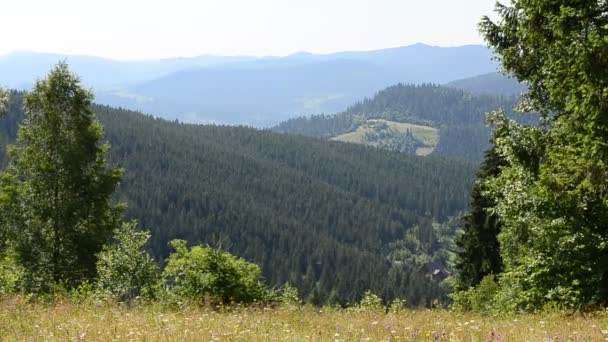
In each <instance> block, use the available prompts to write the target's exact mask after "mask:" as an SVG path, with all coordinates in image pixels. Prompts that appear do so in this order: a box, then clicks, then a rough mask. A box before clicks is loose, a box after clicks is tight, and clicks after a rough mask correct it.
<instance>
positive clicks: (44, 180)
mask: <svg viewBox="0 0 608 342" xmlns="http://www.w3.org/2000/svg"><path fill="white" fill-rule="evenodd" d="M92 99H93V96H92V94H91V92H90V91H88V90H86V89H83V88H82V86H81V85H80V80H79V78H78V77H77V76H76V75H74V74H72V73H71V72H70V71H69V70H68V66H67V65H66V64H65V63H59V64H58V65H57V66H55V67H54V69H52V71H51V72H50V74H49V75H48V77H47V78H46V79H43V80H40V81H38V82H37V83H36V85H35V87H34V89H33V91H32V92H31V93H28V94H26V95H25V100H24V107H25V113H26V115H25V119H24V122H23V125H22V126H21V127H20V129H19V133H18V138H17V144H16V145H15V146H13V147H11V148H10V150H9V165H8V167H7V170H6V174H5V175H4V176H3V182H2V185H3V191H2V192H3V195H5V196H10V197H11V198H10V201H3V203H5V204H7V203H8V205H11V206H12V207H11V209H12V210H11V211H10V212H11V215H10V217H5V218H4V220H3V222H2V224H3V225H4V230H5V231H10V234H9V236H10V237H11V239H12V240H13V241H11V244H10V245H11V246H12V248H14V249H15V253H16V255H17V258H18V261H19V262H20V263H21V264H22V265H23V266H24V267H25V269H26V270H27V275H26V277H25V279H24V286H25V289H26V290H29V291H45V290H48V289H49V286H52V285H53V284H57V283H62V284H64V285H66V286H68V287H70V286H76V285H77V284H78V283H79V282H80V281H82V280H83V279H87V278H91V277H93V276H94V275H95V261H96V260H95V254H96V253H97V252H99V251H100V250H101V247H102V245H103V244H104V243H105V242H107V240H108V238H109V237H110V235H111V232H112V230H113V229H114V228H116V227H117V226H118V224H119V221H120V217H121V212H122V209H121V207H120V206H117V205H115V204H113V203H112V201H111V196H112V193H113V192H114V190H115V189H116V187H117V185H118V182H119V180H120V178H121V170H120V169H115V168H107V166H106V153H107V151H108V149H109V146H108V145H102V144H100V139H101V137H102V135H103V130H102V127H101V125H100V124H99V123H98V122H97V121H96V119H95V116H94V114H93V112H92V111H91V101H92Z"/></svg>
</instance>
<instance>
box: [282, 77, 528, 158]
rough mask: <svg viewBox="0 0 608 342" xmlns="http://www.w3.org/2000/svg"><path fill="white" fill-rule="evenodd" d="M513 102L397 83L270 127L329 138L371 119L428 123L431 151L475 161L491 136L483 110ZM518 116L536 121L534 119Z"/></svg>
mask: <svg viewBox="0 0 608 342" xmlns="http://www.w3.org/2000/svg"><path fill="white" fill-rule="evenodd" d="M515 103H516V98H515V97H501V96H490V95H473V94H471V93H468V92H466V91H464V90H458V89H451V88H444V87H441V86H437V85H432V84H426V85H403V84H398V85H395V86H392V87H389V88H387V89H385V90H382V91H381V92H379V93H377V94H376V96H374V98H372V99H365V100H363V101H362V102H359V103H357V104H355V105H354V106H352V107H350V108H349V109H348V110H346V111H345V112H343V113H340V114H336V115H319V116H312V117H309V118H296V119H291V120H287V121H285V122H283V123H281V124H280V125H278V126H276V127H275V128H273V130H275V131H277V132H281V133H290V134H300V135H306V136H313V137H321V138H330V137H334V136H337V135H340V134H343V133H347V132H352V131H354V130H356V129H357V127H359V126H360V125H361V124H363V123H364V122H366V120H369V119H385V120H390V121H397V122H407V123H413V124H421V125H429V126H432V127H435V128H438V129H439V144H438V145H437V147H436V149H435V151H434V154H437V155H441V156H448V157H455V158H460V159H467V160H474V161H477V160H481V159H482V158H483V151H484V150H485V149H487V147H488V140H489V139H490V130H489V128H487V127H486V125H485V113H486V112H488V111H492V110H497V109H500V108H503V109H505V110H507V111H510V110H511V108H512V107H513V106H514V105H515ZM518 119H519V120H524V121H526V122H534V121H535V118H533V117H528V118H523V117H521V118H518ZM387 147H389V146H387Z"/></svg>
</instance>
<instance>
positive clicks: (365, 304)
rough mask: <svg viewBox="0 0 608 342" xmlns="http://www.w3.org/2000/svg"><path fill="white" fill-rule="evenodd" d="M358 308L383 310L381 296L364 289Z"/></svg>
mask: <svg viewBox="0 0 608 342" xmlns="http://www.w3.org/2000/svg"><path fill="white" fill-rule="evenodd" d="M358 308H359V309H362V310H367V311H384V310H385V307H384V304H383V303H382V298H380V297H378V295H377V294H375V293H373V292H372V291H369V290H367V291H365V293H364V294H363V298H361V301H360V302H359V305H358Z"/></svg>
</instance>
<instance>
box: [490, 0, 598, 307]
mask: <svg viewBox="0 0 608 342" xmlns="http://www.w3.org/2000/svg"><path fill="white" fill-rule="evenodd" d="M496 10H497V12H498V18H499V19H498V20H497V21H496V23H494V22H492V21H491V20H490V19H489V18H485V19H484V20H483V21H482V23H481V31H482V33H483V34H484V36H485V38H486V40H487V41H488V43H489V45H490V46H491V47H492V48H494V49H495V51H496V53H497V55H498V59H499V61H500V62H501V64H502V67H503V69H504V71H505V72H506V73H507V74H508V75H511V76H514V77H515V78H517V79H518V80H520V81H522V82H525V83H526V84H528V85H529V87H530V91H529V93H528V94H527V95H526V96H525V97H524V101H523V103H522V106H521V107H522V108H524V109H530V110H533V111H537V112H539V113H541V114H542V115H543V116H544V117H545V119H546V122H547V124H546V125H544V126H542V127H527V126H524V125H520V124H517V123H515V122H513V121H510V120H508V119H507V118H505V116H504V115H502V114H500V113H499V114H495V115H493V116H492V121H493V123H494V125H495V127H496V132H497V134H496V135H497V137H498V138H497V139H496V145H497V151H498V152H499V153H500V155H501V156H502V157H503V158H504V159H505V160H506V161H507V162H508V167H505V168H503V170H502V171H501V172H500V175H499V176H498V177H496V178H494V179H489V180H488V181H487V182H486V183H487V188H488V189H489V190H490V191H491V194H492V195H493V196H494V198H495V200H496V203H497V205H496V212H497V213H498V214H499V216H500V222H501V233H500V236H499V240H500V246H501V255H502V258H503V262H504V265H505V268H504V272H503V273H502V275H501V278H500V285H501V291H500V293H499V294H498V296H497V298H499V299H502V300H503V301H504V302H505V304H506V306H507V307H509V308H511V309H513V310H517V309H524V310H536V309H540V308H542V307H544V306H546V305H556V306H561V307H569V308H581V307H585V306H587V305H593V304H601V305H605V304H607V303H608V181H607V180H608V144H607V137H608V120H607V118H608V69H607V68H606V65H608V53H607V51H608V40H607V39H606V37H608V16H606V13H607V11H608V3H607V2H606V1H578V0H561V1H554V0H516V1H512V2H511V3H510V4H509V5H502V4H497V6H496Z"/></svg>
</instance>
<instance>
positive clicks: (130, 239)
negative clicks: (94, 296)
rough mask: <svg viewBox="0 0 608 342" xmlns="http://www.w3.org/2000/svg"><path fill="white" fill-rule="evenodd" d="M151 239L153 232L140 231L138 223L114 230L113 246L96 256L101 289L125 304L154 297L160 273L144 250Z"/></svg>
mask: <svg viewBox="0 0 608 342" xmlns="http://www.w3.org/2000/svg"><path fill="white" fill-rule="evenodd" d="M149 239H150V233H149V232H145V231H139V230H138V229H137V223H135V222H130V223H124V224H123V225H122V226H121V227H120V228H117V229H116V230H114V243H113V244H110V245H106V246H104V248H103V250H102V251H101V252H100V253H99V254H98V256H97V257H98V261H97V273H98V277H97V288H98V290H100V291H101V292H102V293H106V294H109V295H110V296H112V297H114V298H116V299H118V300H120V301H125V302H129V301H132V300H134V299H136V298H138V297H142V298H145V299H153V298H155V297H156V290H157V289H158V286H159V284H160V272H159V270H158V265H157V264H156V261H154V259H153V258H152V257H151V256H150V255H149V254H148V253H147V252H146V250H145V247H146V243H147V242H148V240H149Z"/></svg>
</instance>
